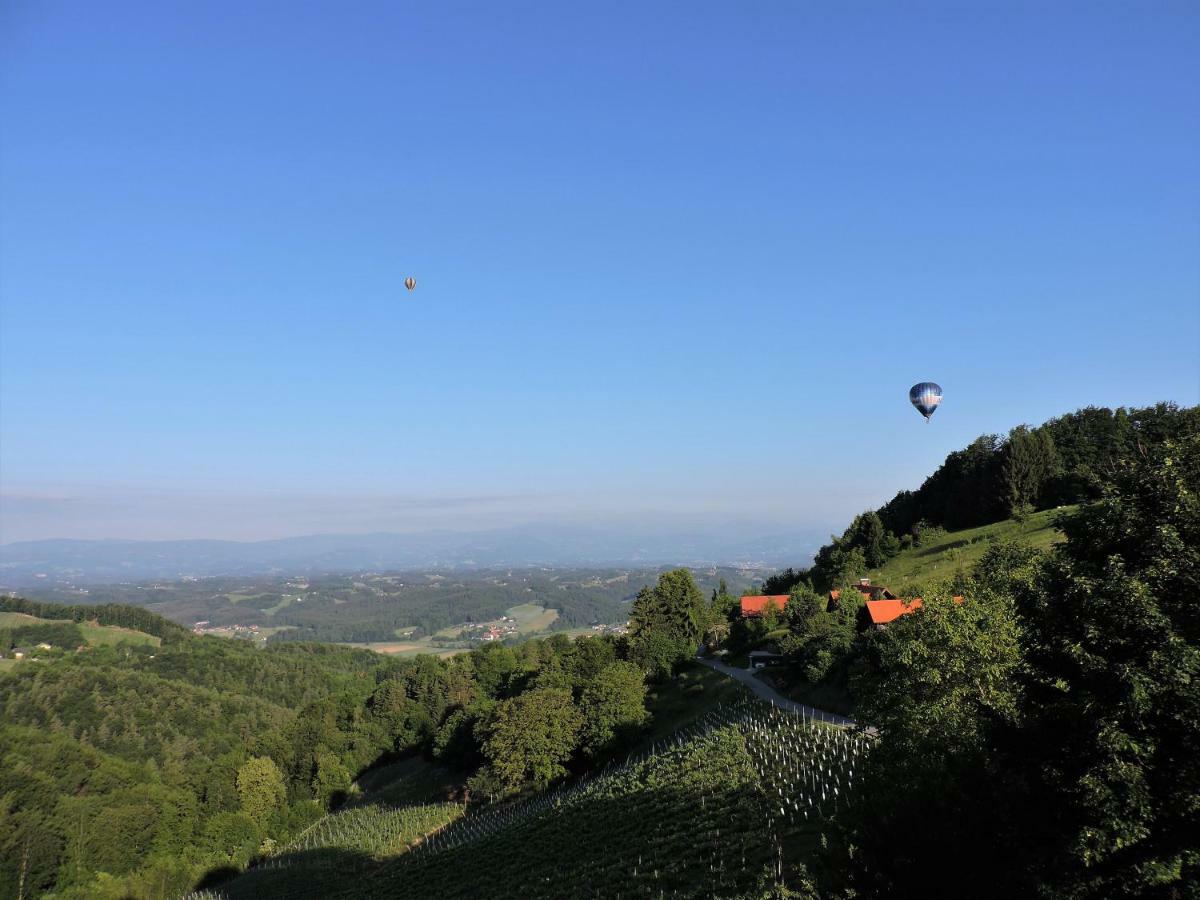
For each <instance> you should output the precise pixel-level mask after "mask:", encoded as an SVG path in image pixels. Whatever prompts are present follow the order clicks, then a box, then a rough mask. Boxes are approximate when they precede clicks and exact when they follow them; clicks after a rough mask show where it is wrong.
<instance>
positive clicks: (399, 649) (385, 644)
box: [343, 639, 467, 657]
mask: <svg viewBox="0 0 1200 900" xmlns="http://www.w3.org/2000/svg"><path fill="white" fill-rule="evenodd" d="M343 646H346V647H361V648H362V649H363V650H374V651H375V652H376V653H383V654H386V655H387V656H401V657H404V656H420V655H421V654H428V655H429V656H441V657H448V656H454V655H455V654H458V653H466V652H467V651H466V650H465V649H463V648H457V649H450V650H447V649H445V648H442V647H436V646H434V645H433V644H431V643H429V641H427V640H425V639H421V640H417V641H366V642H360V643H356V644H355V643H347V644H344V645H343Z"/></svg>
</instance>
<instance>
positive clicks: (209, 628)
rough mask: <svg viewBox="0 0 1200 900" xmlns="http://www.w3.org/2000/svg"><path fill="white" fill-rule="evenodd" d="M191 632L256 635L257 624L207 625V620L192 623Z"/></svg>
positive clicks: (235, 635) (227, 635)
mask: <svg viewBox="0 0 1200 900" xmlns="http://www.w3.org/2000/svg"><path fill="white" fill-rule="evenodd" d="M192 633H193V634H215V635H217V636H218V637H251V638H252V637H257V636H258V626H257V625H209V623H208V620H207V619H205V620H204V621H202V622H196V623H195V624H194V625H192Z"/></svg>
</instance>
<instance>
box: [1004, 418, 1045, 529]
mask: <svg viewBox="0 0 1200 900" xmlns="http://www.w3.org/2000/svg"><path fill="white" fill-rule="evenodd" d="M1057 471H1058V451H1057V450H1055V448H1054V438H1053V437H1051V436H1050V432H1049V431H1047V430H1046V429H1044V428H1039V429H1036V430H1032V431H1031V430H1030V429H1029V428H1028V427H1026V426H1025V425H1020V426H1018V427H1016V428H1014V429H1013V430H1012V432H1011V433H1010V434H1009V436H1008V443H1007V444H1006V445H1005V447H1004V462H1003V464H1002V466H1001V474H1002V476H1003V484H1004V495H1005V500H1006V501H1007V502H1008V510H1009V515H1011V516H1012V517H1013V518H1014V519H1016V520H1018V521H1023V520H1024V519H1025V517H1026V516H1028V515H1029V514H1030V513H1031V512H1033V510H1034V508H1035V506H1036V504H1037V502H1038V499H1039V497H1040V495H1041V493H1042V491H1043V490H1044V488H1045V487H1046V485H1047V484H1048V483H1049V481H1050V479H1051V477H1052V476H1053V475H1055V474H1056V472H1057Z"/></svg>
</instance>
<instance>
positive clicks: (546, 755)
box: [478, 688, 583, 791]
mask: <svg viewBox="0 0 1200 900" xmlns="http://www.w3.org/2000/svg"><path fill="white" fill-rule="evenodd" d="M582 727H583V716H582V715H581V714H580V712H579V710H578V709H576V708H575V706H574V704H573V703H572V702H571V692H570V691H566V690H557V689H553V688H547V689H542V690H533V691H527V692H525V693H523V694H518V695H517V696H516V697H513V698H511V699H508V700H503V701H501V702H500V703H498V704H496V707H495V708H494V709H493V710H492V711H491V713H490V714H489V715H488V716H487V717H486V718H485V719H484V720H483V722H482V723H481V725H480V728H479V733H478V737H479V741H480V746H481V748H482V751H483V757H484V759H485V760H487V769H488V774H489V775H490V776H492V777H494V778H495V779H496V780H497V781H498V783H499V784H500V785H501V786H502V788H503V789H505V790H510V791H511V790H515V789H517V788H519V787H521V786H522V785H523V784H526V783H530V784H533V785H535V786H537V787H544V786H546V785H547V784H549V783H550V782H551V781H553V780H555V779H556V778H561V777H562V776H563V775H565V774H566V773H567V770H566V766H565V764H566V762H567V761H568V760H569V759H570V758H571V755H572V754H573V753H574V752H575V747H576V744H577V739H578V736H579V731H580V729H581V728H582Z"/></svg>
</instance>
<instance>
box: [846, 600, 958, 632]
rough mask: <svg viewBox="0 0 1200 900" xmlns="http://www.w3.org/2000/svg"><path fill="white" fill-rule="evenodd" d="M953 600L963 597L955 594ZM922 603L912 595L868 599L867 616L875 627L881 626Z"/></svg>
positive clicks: (919, 606)
mask: <svg viewBox="0 0 1200 900" xmlns="http://www.w3.org/2000/svg"><path fill="white" fill-rule="evenodd" d="M954 602H955V603H962V602H963V598H962V597H961V596H960V595H957V594H956V595H955V596H954ZM922 605H924V601H923V600H922V599H921V598H920V597H914V598H913V599H912V600H902V599H900V598H899V597H896V598H894V599H891V600H868V601H867V616H868V617H869V618H870V620H871V624H872V625H874V626H875V627H876V628H883V626H884V625H886V624H887V623H888V622H894V621H896V619H898V618H900V617H901V616H906V615H908V614H909V613H910V612H913V611H914V610H918V609H920V608H921V607H922Z"/></svg>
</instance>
